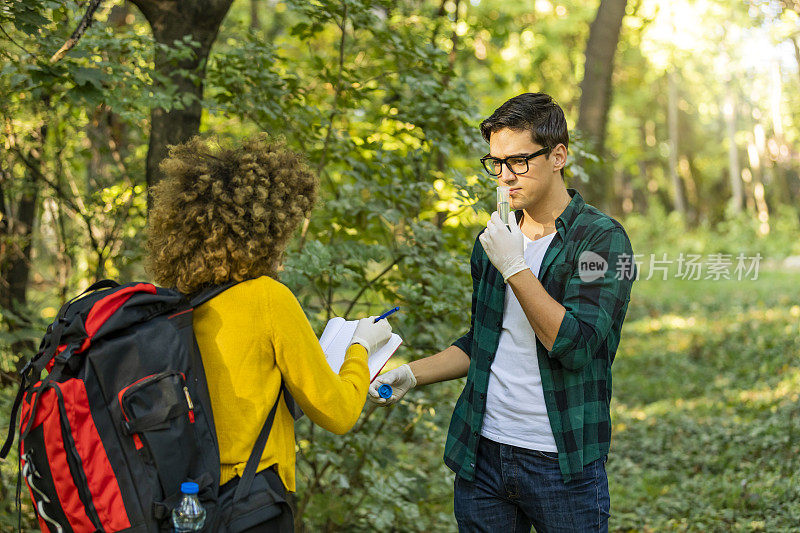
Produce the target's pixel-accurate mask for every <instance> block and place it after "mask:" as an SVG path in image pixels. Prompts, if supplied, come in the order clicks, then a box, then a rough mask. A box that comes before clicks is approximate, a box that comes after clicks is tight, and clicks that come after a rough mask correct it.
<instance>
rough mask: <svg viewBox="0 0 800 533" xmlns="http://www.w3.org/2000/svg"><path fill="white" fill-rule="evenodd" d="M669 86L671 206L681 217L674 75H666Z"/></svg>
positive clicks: (681, 199)
mask: <svg viewBox="0 0 800 533" xmlns="http://www.w3.org/2000/svg"><path fill="white" fill-rule="evenodd" d="M667 83H668V84H669V89H668V94H669V99H668V102H667V127H668V129H669V179H670V183H671V184H672V194H673V202H674V203H673V206H674V208H675V210H676V211H678V212H679V213H681V214H682V215H685V214H686V200H685V199H684V197H683V188H682V187H681V179H680V176H678V85H677V82H676V81H675V73H674V72H673V71H672V70H670V71H669V72H668V73H667Z"/></svg>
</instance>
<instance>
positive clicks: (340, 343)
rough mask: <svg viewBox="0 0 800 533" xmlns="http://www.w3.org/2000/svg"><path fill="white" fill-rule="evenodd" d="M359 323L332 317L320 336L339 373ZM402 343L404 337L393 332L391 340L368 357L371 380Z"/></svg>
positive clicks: (334, 367)
mask: <svg viewBox="0 0 800 533" xmlns="http://www.w3.org/2000/svg"><path fill="white" fill-rule="evenodd" d="M357 325H358V321H357V320H349V321H348V320H345V319H343V318H341V317H335V318H332V319H330V320H329V321H328V323H327V324H326V325H325V330H324V331H323V332H322V335H321V336H320V338H319V344H320V346H322V351H323V352H325V357H326V359H327V360H328V364H329V365H331V369H332V370H333V371H334V372H336V373H337V374H338V373H339V369H341V368H342V364H343V363H344V356H345V353H346V352H347V347H348V346H349V345H350V339H352V338H353V333H354V332H355V330H356V326H357ZM402 343H403V339H401V338H400V336H399V335H397V334H396V333H392V336H391V338H390V339H389V341H388V342H387V343H386V344H384V345H383V346H382V347H381V348H380V349H379V350H377V351H375V353H373V354H372V355H370V356H369V359H367V367H368V368H369V379H370V381H372V380H373V379H375V377H376V376H377V375H378V373H380V371H381V369H382V368H383V367H384V365H386V362H387V361H388V360H389V358H391V357H392V354H393V353H394V352H395V350H397V348H398V347H399V346H400V345H401V344H402Z"/></svg>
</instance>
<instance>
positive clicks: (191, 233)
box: [145, 133, 318, 294]
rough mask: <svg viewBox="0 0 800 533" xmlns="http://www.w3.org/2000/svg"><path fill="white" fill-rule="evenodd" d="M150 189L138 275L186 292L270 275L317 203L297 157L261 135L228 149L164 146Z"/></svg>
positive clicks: (198, 143) (201, 143)
mask: <svg viewBox="0 0 800 533" xmlns="http://www.w3.org/2000/svg"><path fill="white" fill-rule="evenodd" d="M161 170H162V171H163V172H164V174H165V178H164V179H163V180H162V181H161V182H159V183H158V184H157V185H155V186H154V187H152V189H151V194H152V199H153V203H152V207H151V209H150V224H149V228H148V231H147V244H146V248H147V258H146V262H145V263H146V265H145V266H146V269H147V271H148V272H149V273H150V274H151V275H152V276H153V278H154V280H155V281H156V283H158V284H160V285H163V286H165V287H173V288H177V289H178V290H179V291H181V292H183V293H186V294H190V293H193V292H196V291H197V290H199V289H201V288H203V287H207V286H210V285H216V284H220V283H224V282H227V281H243V280H246V279H251V278H256V277H259V276H263V275H267V276H272V277H275V276H276V275H277V272H278V268H279V267H280V264H281V261H282V256H283V252H284V250H285V249H286V245H287V244H288V242H289V239H290V237H291V236H292V233H293V232H294V230H295V229H296V228H297V226H298V225H299V224H300V222H301V221H302V220H303V218H304V217H306V216H308V215H309V213H310V212H311V208H312V207H313V206H314V203H315V202H316V199H317V188H318V180H317V176H316V175H315V174H314V173H313V172H312V171H311V169H310V168H309V167H308V165H307V163H306V161H305V159H304V158H303V157H302V156H301V155H300V154H298V153H296V152H294V151H292V150H290V149H289V148H287V147H286V143H285V142H284V141H283V140H280V139H274V138H272V137H270V136H268V135H267V134H265V133H262V134H258V135H256V136H253V137H250V138H248V139H246V140H244V141H243V142H242V143H241V144H240V145H238V146H236V147H231V146H222V145H220V144H219V143H213V144H212V142H210V141H209V140H205V139H202V138H200V137H194V138H193V139H191V140H189V141H188V142H185V143H183V144H178V145H175V146H171V147H170V152H169V157H168V158H167V159H165V160H164V161H163V162H162V163H161Z"/></svg>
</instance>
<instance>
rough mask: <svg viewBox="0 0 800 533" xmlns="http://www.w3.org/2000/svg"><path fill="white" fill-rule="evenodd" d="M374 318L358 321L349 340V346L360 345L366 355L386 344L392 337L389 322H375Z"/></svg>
mask: <svg viewBox="0 0 800 533" xmlns="http://www.w3.org/2000/svg"><path fill="white" fill-rule="evenodd" d="M376 318H378V317H377V315H376V316H371V317H369V318H362V319H361V320H359V321H358V325H356V330H355V332H354V333H353V338H352V339H350V344H351V345H353V344H360V345H361V346H363V347H364V348H366V349H367V355H370V354H372V353H374V352H375V350H377V349H379V348H380V347H381V346H383V345H384V344H386V342H387V341H388V340H389V337H391V336H392V326H390V325H389V321H388V320H386V319H385V318H384V319H383V320H378V321H377V322H375V319H376Z"/></svg>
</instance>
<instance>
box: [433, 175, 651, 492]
mask: <svg viewBox="0 0 800 533" xmlns="http://www.w3.org/2000/svg"><path fill="white" fill-rule="evenodd" d="M569 194H570V196H572V201H570V203H569V205H567V208H566V209H565V210H564V212H563V213H562V214H561V216H559V217H558V218H557V219H556V224H555V225H556V234H555V235H554V236H553V240H552V242H551V243H550V245H549V247H548V249H547V252H545V255H544V259H543V260H542V266H541V268H540V270H539V280H540V281H541V283H542V285H543V286H544V288H545V290H546V291H547V293H548V294H549V295H550V296H552V297H553V298H554V299H555V300H556V301H557V302H559V303H561V305H563V306H564V308H565V309H566V314H565V315H564V319H563V321H562V322H561V327H560V329H559V330H558V335H557V337H556V340H555V343H554V345H553V349H552V350H550V351H548V350H547V349H545V347H544V346H543V345H542V343H541V342H540V341H539V339H538V338H537V339H536V349H537V354H538V357H539V370H540V372H541V376H542V389H543V391H544V399H545V404H546V406H547V414H548V417H549V418H550V427H551V428H552V430H553V436H554V437H555V441H556V446H557V447H558V452H559V453H558V461H559V466H560V467H561V473H562V474H563V475H564V480H565V481H569V480H570V479H572V478H573V477H574V476H575V475H577V474H580V473H581V472H582V471H583V467H584V465H587V464H589V463H591V462H592V461H594V460H596V459H599V458H600V457H603V456H604V455H605V454H607V453H608V449H609V445H610V442H611V417H610V412H609V405H610V402H611V363H612V362H613V361H614V355H615V354H616V351H617V346H618V345H619V340H620V330H621V329H622V321H623V320H624V319H625V313H626V311H627V309H628V301H629V300H630V293H631V285H632V283H633V280H634V279H635V278H636V267H635V263H634V262H633V251H632V248H631V243H630V240H629V239H628V235H627V234H626V233H625V230H624V229H623V228H622V226H621V225H620V224H619V222H617V221H616V220H614V219H612V218H611V217H609V216H607V215H605V214H603V213H601V212H600V211H598V210H597V209H596V208H594V207H593V206H591V205H587V204H586V203H585V202H584V201H583V198H582V197H581V195H580V194H579V193H578V192H577V191H575V190H574V189H569ZM590 252H593V253H590ZM587 261H588V262H587ZM602 261H605V262H606V265H607V268H604V269H603V268H602ZM598 264H599V265H600V266H598ZM470 266H471V270H472V318H471V321H470V329H469V331H468V332H467V333H466V334H465V335H464V336H463V337H461V338H460V339H458V340H457V341H456V342H455V343H453V344H454V346H458V347H459V348H461V349H462V350H463V351H464V352H466V354H467V355H469V357H470V365H469V372H468V374H467V383H466V386H465V387H464V390H463V392H462V393H461V396H460V397H459V398H458V401H457V402H456V406H455V409H454V411H453V418H452V419H451V421H450V429H449V431H448V434H447V442H446V443H445V449H444V460H445V463H446V464H447V466H448V467H450V468H451V469H452V470H453V471H454V472H455V473H456V474H457V475H459V476H461V477H462V478H464V479H466V480H470V481H471V480H472V479H473V478H474V474H475V456H476V451H477V446H478V438H479V436H480V433H481V426H482V424H483V415H484V413H485V411H486V391H487V389H488V387H489V368H490V367H491V366H492V361H493V360H494V356H495V352H496V351H497V345H498V342H499V340H500V332H501V330H502V325H503V308H504V304H505V291H506V284H505V283H504V282H503V276H501V275H500V272H498V271H497V269H496V268H495V267H494V266H493V265H492V263H491V262H490V261H489V258H488V257H487V256H486V252H484V250H483V246H481V244H480V242H479V241H478V240H477V239H476V240H475V245H474V247H473V249H472V257H471V259H470Z"/></svg>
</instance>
